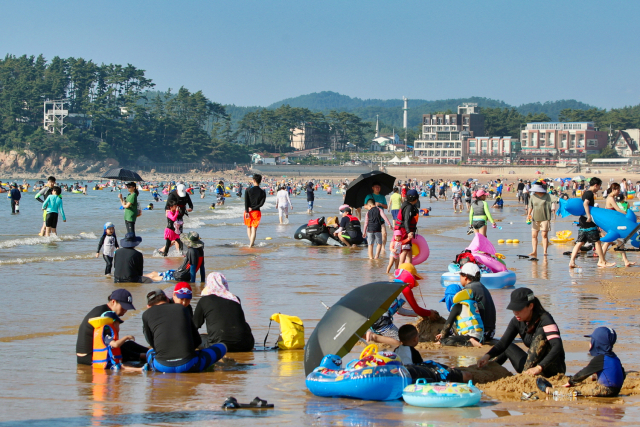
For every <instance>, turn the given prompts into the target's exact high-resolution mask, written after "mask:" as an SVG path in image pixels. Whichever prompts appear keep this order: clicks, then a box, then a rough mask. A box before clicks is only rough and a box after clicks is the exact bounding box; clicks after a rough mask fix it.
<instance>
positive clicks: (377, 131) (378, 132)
mask: <svg viewBox="0 0 640 427" xmlns="http://www.w3.org/2000/svg"><path fill="white" fill-rule="evenodd" d="M379 136H380V126H379V124H378V115H377V114H376V138H377V137H379Z"/></svg>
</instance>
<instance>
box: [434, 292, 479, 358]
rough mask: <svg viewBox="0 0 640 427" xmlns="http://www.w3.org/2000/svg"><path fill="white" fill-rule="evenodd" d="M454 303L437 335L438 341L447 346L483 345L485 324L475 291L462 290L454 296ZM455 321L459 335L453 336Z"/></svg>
mask: <svg viewBox="0 0 640 427" xmlns="http://www.w3.org/2000/svg"><path fill="white" fill-rule="evenodd" d="M453 303H454V305H453V307H451V313H449V318H448V319H447V321H446V322H445V324H444V326H443V327H442V331H441V332H440V333H439V334H438V335H436V341H439V342H440V343H441V344H442V345H446V346H462V347H482V341H483V339H484V326H483V324H482V318H481V317H480V310H479V309H478V303H477V302H476V301H475V300H474V299H473V291H471V289H463V290H461V291H460V292H458V293H457V294H456V295H455V297H453ZM454 323H455V328H456V331H457V333H458V335H456V336H451V328H452V327H453V326H454Z"/></svg>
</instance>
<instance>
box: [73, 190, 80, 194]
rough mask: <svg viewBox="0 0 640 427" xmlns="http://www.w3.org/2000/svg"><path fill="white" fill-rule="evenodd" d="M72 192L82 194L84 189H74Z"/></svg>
mask: <svg viewBox="0 0 640 427" xmlns="http://www.w3.org/2000/svg"><path fill="white" fill-rule="evenodd" d="M72 193H73V194H82V191H80V190H73V191H72Z"/></svg>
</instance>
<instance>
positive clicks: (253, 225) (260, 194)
mask: <svg viewBox="0 0 640 427" xmlns="http://www.w3.org/2000/svg"><path fill="white" fill-rule="evenodd" d="M261 182H262V175H260V174H257V173H256V174H254V175H253V187H251V188H248V189H247V190H246V191H245V192H244V224H245V225H246V226H247V236H248V237H249V247H250V248H252V247H253V245H254V244H255V241H256V233H257V231H258V226H259V225H260V219H261V218H262V212H260V208H261V207H262V206H263V205H264V202H265V201H266V200H267V194H266V193H265V191H264V190H263V189H262V188H260V183H261Z"/></svg>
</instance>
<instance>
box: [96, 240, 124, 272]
mask: <svg viewBox="0 0 640 427" xmlns="http://www.w3.org/2000/svg"><path fill="white" fill-rule="evenodd" d="M103 246H104V251H103V253H102V258H104V262H105V263H106V264H107V266H106V267H105V269H104V274H111V268H112V267H113V256H114V255H115V251H116V249H118V248H119V247H120V245H119V244H118V238H117V237H116V235H115V233H114V234H112V235H108V234H107V233H106V232H105V233H104V234H103V235H102V237H100V241H99V242H98V250H97V251H96V253H100V249H102V247H103Z"/></svg>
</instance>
